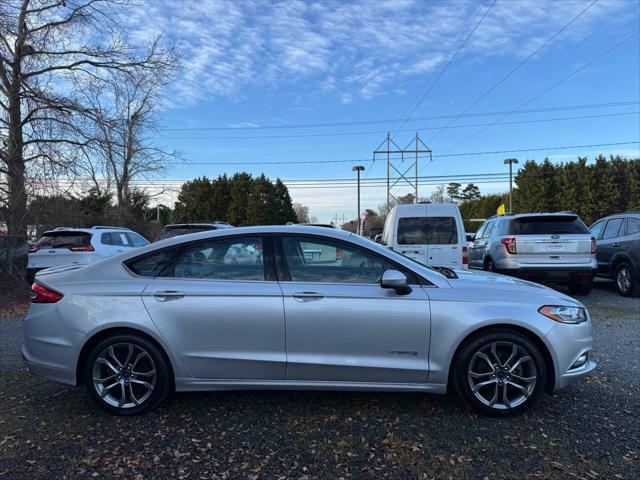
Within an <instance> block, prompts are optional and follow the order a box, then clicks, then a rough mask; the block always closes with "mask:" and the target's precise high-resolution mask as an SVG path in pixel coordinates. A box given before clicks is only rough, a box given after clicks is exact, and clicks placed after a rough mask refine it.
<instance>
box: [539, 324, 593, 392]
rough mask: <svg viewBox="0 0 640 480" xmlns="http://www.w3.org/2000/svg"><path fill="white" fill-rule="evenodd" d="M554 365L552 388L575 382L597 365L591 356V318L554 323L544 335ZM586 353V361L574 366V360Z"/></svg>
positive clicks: (555, 388)
mask: <svg viewBox="0 0 640 480" xmlns="http://www.w3.org/2000/svg"><path fill="white" fill-rule="evenodd" d="M546 339H547V341H548V342H549V345H550V347H551V348H550V350H551V355H552V356H553V363H554V367H555V383H554V390H558V389H561V388H564V387H566V386H567V385H571V384H572V383H575V382H577V381H578V380H580V379H582V378H584V377H585V376H586V375H588V374H589V373H591V372H593V371H594V370H595V368H596V367H597V364H596V362H594V361H593V359H592V358H591V353H592V351H593V334H592V324H591V319H590V318H589V320H588V321H586V322H583V323H579V324H563V323H559V324H558V325H555V326H554V327H553V328H552V329H551V330H550V331H549V332H548V333H547V335H546ZM585 354H586V355H587V361H586V362H584V364H582V365H579V366H577V367H576V365H575V364H576V362H577V361H578V360H579V359H580V358H581V357H582V356H583V355H585Z"/></svg>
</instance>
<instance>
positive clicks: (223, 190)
mask: <svg viewBox="0 0 640 480" xmlns="http://www.w3.org/2000/svg"><path fill="white" fill-rule="evenodd" d="M211 184H212V190H213V192H212V195H211V219H212V220H221V221H225V222H227V221H229V220H228V218H229V202H230V200H231V183H230V181H229V178H227V174H226V173H225V174H224V175H220V176H219V177H218V178H217V179H215V180H213V181H212V182H211Z"/></svg>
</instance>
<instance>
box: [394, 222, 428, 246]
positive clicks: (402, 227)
mask: <svg viewBox="0 0 640 480" xmlns="http://www.w3.org/2000/svg"><path fill="white" fill-rule="evenodd" d="M398 244H399V245H426V244H427V221H426V218H425V217H404V218H400V219H399V220H398Z"/></svg>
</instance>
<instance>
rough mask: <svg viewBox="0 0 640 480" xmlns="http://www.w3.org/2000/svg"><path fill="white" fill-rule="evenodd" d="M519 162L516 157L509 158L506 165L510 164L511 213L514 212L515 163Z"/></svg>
mask: <svg viewBox="0 0 640 480" xmlns="http://www.w3.org/2000/svg"><path fill="white" fill-rule="evenodd" d="M514 163H518V159H516V158H507V159H506V160H505V161H504V164H505V165H507V164H508V165H509V213H512V212H513V164H514Z"/></svg>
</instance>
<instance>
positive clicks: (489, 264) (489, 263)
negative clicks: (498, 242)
mask: <svg viewBox="0 0 640 480" xmlns="http://www.w3.org/2000/svg"><path fill="white" fill-rule="evenodd" d="M484 269H485V270H486V271H487V272H495V271H496V265H495V264H494V263H493V260H491V258H487V259H486V260H485V261H484Z"/></svg>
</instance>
